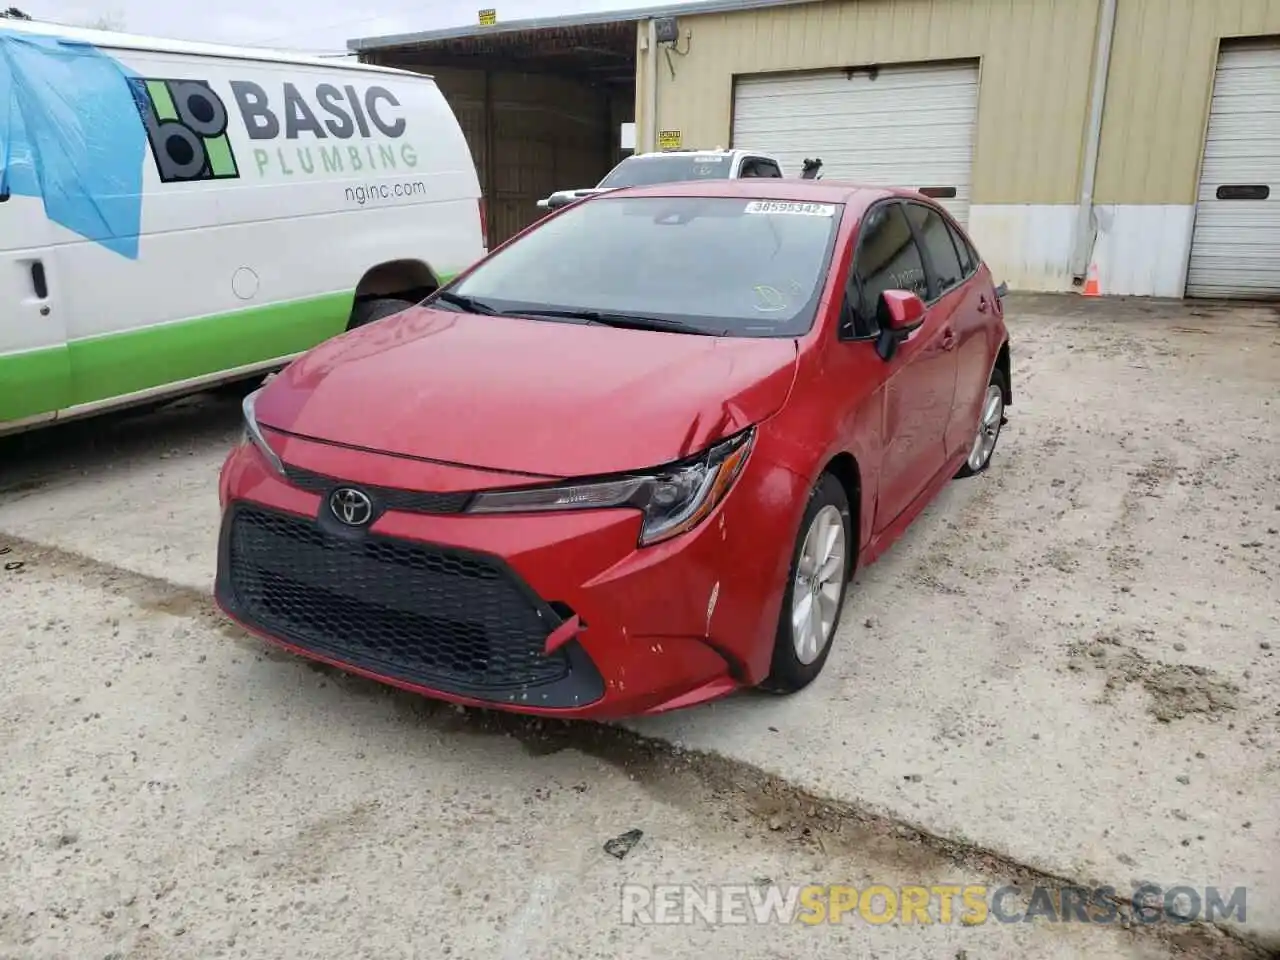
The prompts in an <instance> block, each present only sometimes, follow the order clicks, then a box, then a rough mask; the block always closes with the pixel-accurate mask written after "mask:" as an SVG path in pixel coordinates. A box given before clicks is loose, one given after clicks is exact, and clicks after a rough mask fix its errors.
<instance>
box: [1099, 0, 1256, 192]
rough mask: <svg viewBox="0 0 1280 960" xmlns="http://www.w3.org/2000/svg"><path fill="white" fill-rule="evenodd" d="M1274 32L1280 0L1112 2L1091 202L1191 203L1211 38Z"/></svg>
mask: <svg viewBox="0 0 1280 960" xmlns="http://www.w3.org/2000/svg"><path fill="white" fill-rule="evenodd" d="M1266 34H1278V35H1280V0H1120V3H1119V7H1118V9H1117V13H1116V32H1115V40H1114V47H1113V49H1112V53H1111V77H1110V79H1109V81H1108V83H1107V104H1106V108H1105V110H1104V111H1103V115H1102V118H1103V122H1102V146H1101V150H1100V152H1099V155H1098V183H1097V189H1096V192H1095V195H1096V196H1097V200H1098V202H1099V203H1123V204H1190V203H1194V202H1195V198H1196V185H1197V183H1198V181H1199V173H1198V171H1199V167H1200V158H1201V155H1202V153H1203V149H1204V131H1205V125H1206V123H1207V122H1208V116H1209V100H1210V97H1211V94H1212V91H1213V75H1214V70H1215V68H1216V67H1217V62H1218V44H1219V41H1220V40H1221V39H1224V38H1230V37H1250V36H1261V35H1266Z"/></svg>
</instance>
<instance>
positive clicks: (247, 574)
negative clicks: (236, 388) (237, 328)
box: [217, 180, 1010, 717]
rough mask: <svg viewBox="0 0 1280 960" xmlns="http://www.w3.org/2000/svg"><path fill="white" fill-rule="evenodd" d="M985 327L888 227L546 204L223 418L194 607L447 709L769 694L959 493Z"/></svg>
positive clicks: (812, 200)
mask: <svg viewBox="0 0 1280 960" xmlns="http://www.w3.org/2000/svg"><path fill="white" fill-rule="evenodd" d="M1001 297H1002V291H998V290H997V289H996V288H995V287H994V286H993V285H992V279H991V275H990V273H989V272H988V270H987V268H986V266H984V264H983V262H982V260H981V258H980V257H979V255H978V253H977V251H976V250H975V249H974V246H973V244H972V243H971V242H970V241H969V239H968V237H967V236H966V235H965V232H964V230H962V229H961V228H960V227H959V226H957V224H956V223H955V221H954V220H952V219H951V217H950V216H948V214H947V213H946V212H945V211H944V210H943V209H942V208H941V207H940V206H938V205H937V204H935V203H934V202H933V201H931V200H929V199H927V198H925V197H923V196H921V195H919V194H916V193H910V192H904V191H895V190H887V189H879V188H867V187H859V186H854V185H841V184H836V183H831V182H826V181H816V182H815V181H787V180H767V181H765V180H760V181H750V180H747V181H717V182H714V183H697V184H694V183H688V184H663V185H661V186H653V187H643V188H636V189H630V190H621V191H618V192H613V193H609V194H605V195H602V196H599V197H595V198H591V199H588V200H584V201H581V202H579V203H575V204H573V205H571V206H569V207H565V208H563V209H562V210H561V211H559V212H558V213H555V214H553V215H551V216H549V217H547V218H545V219H543V220H541V221H540V222H538V223H537V224H535V225H534V226H533V227H531V228H529V229H528V230H526V231H525V232H524V233H522V234H520V235H519V236H517V237H515V238H514V239H512V240H511V241H509V242H508V243H506V244H505V245H503V246H502V247H500V248H498V249H497V250H495V251H494V252H493V253H491V254H490V255H489V256H488V257H487V258H485V259H484V260H482V261H481V262H479V263H477V264H476V265H474V266H473V267H472V268H471V269H470V270H469V271H468V272H466V273H465V274H463V275H462V276H461V277H459V278H458V279H457V280H455V281H454V282H452V283H450V284H448V285H447V286H446V287H445V288H443V289H442V290H440V291H439V292H437V293H435V294H433V295H432V296H430V297H429V298H428V299H427V300H426V301H424V302H423V303H422V304H420V305H418V306H415V307H412V308H410V309H408V310H406V311H404V312H403V313H400V314H397V315H395V316H391V317H387V318H386V319H383V320H380V321H377V322H375V323H372V324H370V325H368V326H365V327H362V328H360V329H357V330H353V331H351V332H349V333H346V334H344V335H342V336H340V337H337V338H335V339H333V340H330V341H328V342H327V343H325V344H322V345H321V346H319V347H317V348H315V349H314V350H312V351H310V352H309V353H308V354H306V355H304V356H303V357H301V358H299V359H298V360H296V361H294V362H293V363H292V364H290V365H289V366H288V367H287V368H286V369H285V370H284V371H283V372H282V373H281V374H280V375H279V376H277V377H276V378H274V379H273V380H271V382H270V383H269V384H267V385H266V386H265V387H264V388H262V389H261V390H259V391H257V392H256V393H254V394H252V395H251V396H250V397H249V398H248V399H247V400H246V401H245V426H246V431H245V435H246V439H245V442H244V443H242V444H241V445H239V446H238V447H237V448H236V449H235V450H234V451H233V452H232V453H231V455H230V457H229V458H228V459H227V461H226V464H225V466H224V467H223V471H222V475H221V482H220V488H219V495H220V499H221V503H222V507H223V523H222V529H221V538H220V547H219V560H218V577H217V599H218V602H219V604H220V605H221V607H222V609H223V610H224V611H225V612H226V613H227V614H228V615H229V616H231V617H232V618H234V619H235V620H236V621H238V622H239V623H241V624H242V625H244V626H245V627H247V628H248V629H250V630H252V631H254V632H255V633H257V634H259V635H261V636H263V637H265V638H266V639H268V640H270V641H273V642H275V643H278V644H280V645H282V646H283V647H285V648H287V649H289V650H292V651H294V652H295V653H298V654H301V655H303V656H307V657H312V658H315V659H317V660H321V661H324V662H327V663H330V664H333V665H336V666H338V667H341V668H343V669H346V670H349V671H352V672H354V673H358V674H362V675H364V676H367V677H372V678H374V679H377V680H381V681H383V682H385V683H389V684H393V685H395V686H398V687H402V688H404V689H407V690H412V691H417V692H420V693H422V694H426V695H429V696H432V697H439V698H443V699H446V700H451V701H454V702H457V703H465V704H473V705H480V706H488V707H497V708H501V709H509V710H516V711H521V712H528V713H541V714H550V715H560V716H566V717H573V716H581V717H587V716H592V717H620V716H625V715H634V714H641V713H656V712H660V711H663V710H670V709H672V708H676V707H684V706H688V705H691V704H695V703H699V702H702V701H706V700H710V699H712V698H715V697H719V696H721V695H723V694H726V693H728V692H730V691H732V690H735V689H739V688H744V687H757V686H758V687H763V688H765V689H768V690H772V691H776V692H780V693H790V692H794V691H798V690H800V689H801V688H803V687H804V686H806V685H807V684H808V683H809V682H810V681H812V680H813V679H814V678H815V677H816V676H817V675H818V673H819V672H820V671H821V670H822V667H823V664H824V663H825V662H826V659H827V656H828V654H829V653H830V652H831V647H832V641H833V638H834V637H835V636H836V631H837V626H838V624H839V621H840V612H841V608H842V606H843V604H844V600H845V593H846V589H847V585H848V583H849V581H850V578H851V577H852V575H853V572H854V569H855V567H856V566H858V565H865V564H868V563H870V562H872V561H873V560H874V559H875V558H876V557H877V556H878V555H879V554H881V553H883V552H884V550H885V549H886V548H888V546H889V545H890V544H891V543H893V541H894V540H895V539H896V538H897V537H898V536H899V535H900V534H901V533H902V532H903V530H904V529H905V528H906V527H907V525H908V524H909V523H910V522H911V521H912V519H914V518H915V517H916V516H917V515H918V514H919V513H920V511H921V510H922V509H923V508H924V506H925V505H926V504H928V503H929V501H930V500H931V499H932V498H933V497H934V496H935V495H936V494H937V493H938V491H939V490H940V489H941V488H942V487H943V486H944V485H945V484H946V483H947V482H948V481H949V480H950V479H951V478H952V477H955V476H968V475H971V474H976V473H980V472H981V471H983V470H984V469H985V468H986V467H987V464H988V462H989V461H990V459H991V455H992V451H993V450H994V448H995V445H996V440H997V438H998V437H999V433H1000V427H1001V425H1002V423H1004V420H1005V418H1004V413H1005V407H1006V406H1007V405H1008V404H1009V402H1010V371H1009V347H1008V333H1007V331H1006V329H1005V324H1004V320H1003V309H1002V305H1001Z"/></svg>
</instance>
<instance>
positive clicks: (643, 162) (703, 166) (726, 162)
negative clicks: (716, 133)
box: [599, 153, 733, 187]
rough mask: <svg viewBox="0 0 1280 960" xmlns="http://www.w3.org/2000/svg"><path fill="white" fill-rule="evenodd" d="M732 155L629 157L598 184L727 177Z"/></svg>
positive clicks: (635, 183) (731, 170) (636, 185)
mask: <svg viewBox="0 0 1280 960" xmlns="http://www.w3.org/2000/svg"><path fill="white" fill-rule="evenodd" d="M731 173H733V158H732V157H729V156H724V155H721V154H714V153H709V154H706V155H705V156H699V155H697V154H681V155H679V156H665V157H664V156H660V155H659V156H651V157H628V158H627V159H626V160H623V161H622V163H620V164H618V165H617V166H616V167H614V168H613V170H612V171H611V172H610V173H609V175H608V176H606V177H605V178H604V179H603V180H601V181H600V183H599V186H601V187H645V186H648V185H649V184H653V183H675V182H677V181H681V180H727V179H728V178H729V175H730V174H731Z"/></svg>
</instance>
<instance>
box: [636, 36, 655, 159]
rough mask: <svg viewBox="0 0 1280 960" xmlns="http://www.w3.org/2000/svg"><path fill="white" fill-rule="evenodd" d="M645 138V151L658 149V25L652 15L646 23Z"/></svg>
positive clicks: (651, 151)
mask: <svg viewBox="0 0 1280 960" xmlns="http://www.w3.org/2000/svg"><path fill="white" fill-rule="evenodd" d="M644 31H645V33H644V59H645V70H644V138H643V140H642V141H641V143H640V144H639V146H640V150H641V152H643V153H653V152H655V151H656V150H657V149H658V26H657V22H656V21H655V20H654V19H653V18H652V17H650V18H649V19H648V20H646V21H645V23H644Z"/></svg>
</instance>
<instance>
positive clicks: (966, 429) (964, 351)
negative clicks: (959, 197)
mask: <svg viewBox="0 0 1280 960" xmlns="http://www.w3.org/2000/svg"><path fill="white" fill-rule="evenodd" d="M947 226H948V227H949V228H950V231H951V240H952V242H953V243H954V244H955V248H956V253H957V254H958V255H959V257H960V268H961V270H962V271H963V273H964V283H963V284H962V285H961V288H962V290H963V297H962V299H961V301H960V306H959V307H958V308H957V309H956V313H955V319H954V324H955V331H956V395H955V401H954V402H953V403H952V405H951V425H950V426H949V427H948V428H947V452H948V453H954V452H955V451H956V450H958V449H960V448H962V447H963V448H966V449H967V448H968V447H969V445H970V444H971V443H973V432H974V429H975V428H976V426H977V423H978V416H979V413H980V407H981V405H982V399H983V397H984V395H985V394H986V391H987V381H988V379H989V378H990V377H991V365H992V363H993V362H994V359H995V358H994V356H993V354H992V349H993V344H992V338H991V325H992V323H993V321H994V319H995V318H996V317H998V316H999V313H1000V310H1001V307H1000V299H999V297H997V296H996V292H995V288H994V287H993V286H992V283H991V275H990V274H989V273H988V272H987V271H985V270H983V269H982V260H981V258H980V257H979V256H978V253H977V251H976V250H974V248H973V244H971V243H970V242H969V239H968V237H966V236H965V235H964V231H963V230H961V229H960V228H959V227H957V226H956V225H955V224H954V223H950V222H948V224H947Z"/></svg>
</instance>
